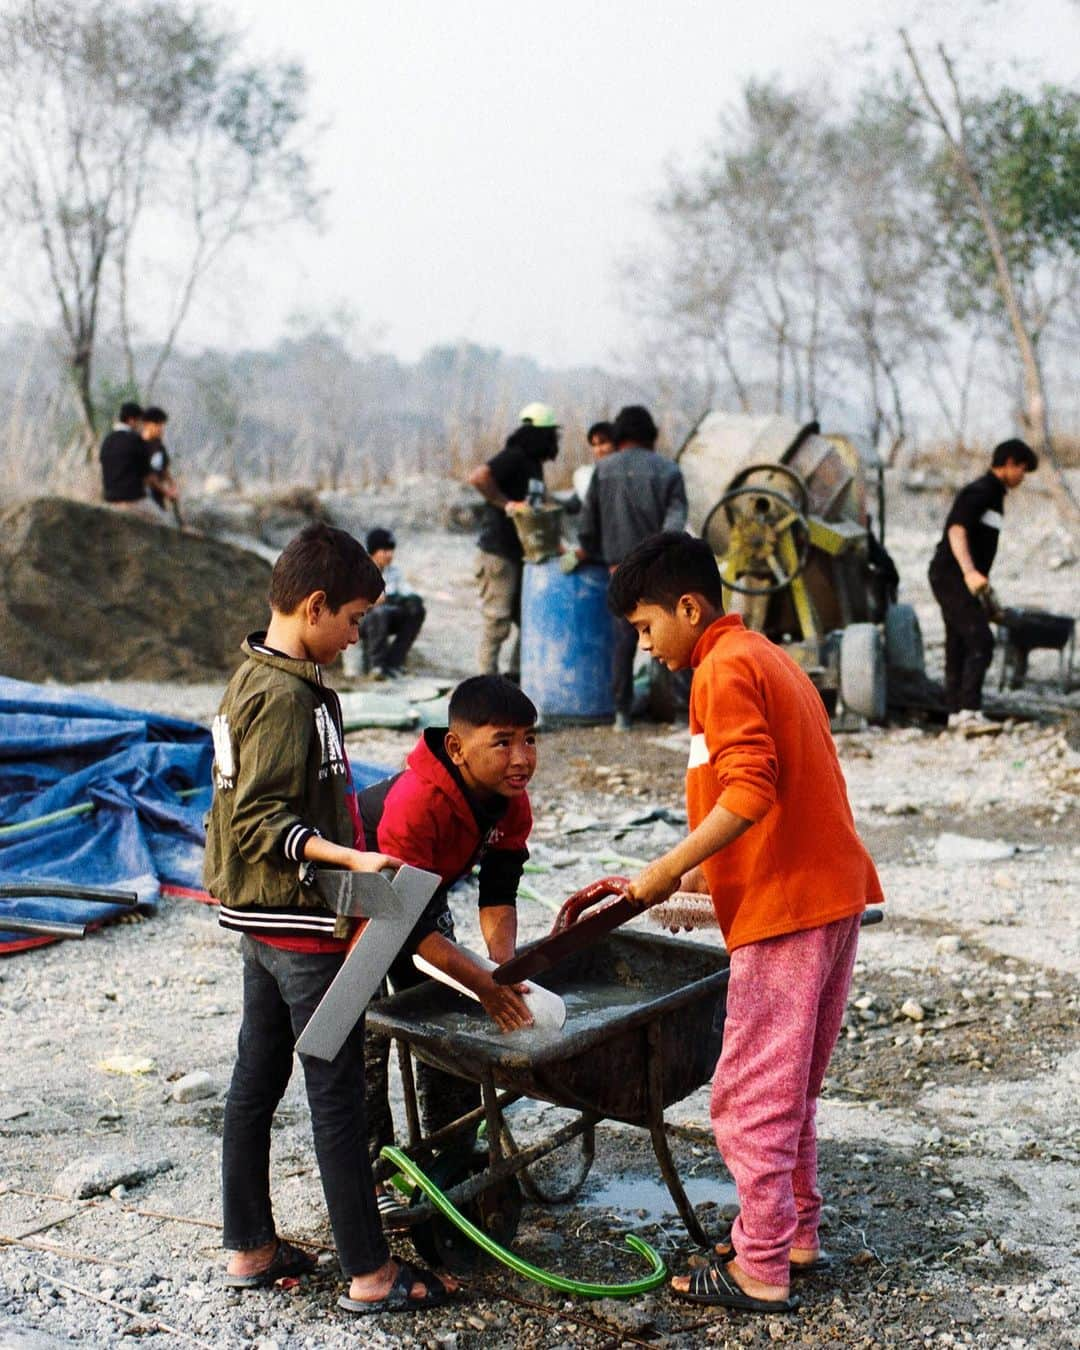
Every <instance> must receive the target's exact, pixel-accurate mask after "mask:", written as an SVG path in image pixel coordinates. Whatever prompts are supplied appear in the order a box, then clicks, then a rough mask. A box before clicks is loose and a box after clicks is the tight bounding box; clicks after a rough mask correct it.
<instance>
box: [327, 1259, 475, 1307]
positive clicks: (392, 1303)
mask: <svg viewBox="0 0 1080 1350" xmlns="http://www.w3.org/2000/svg"><path fill="white" fill-rule="evenodd" d="M414 1284H422V1285H423V1286H424V1290H425V1292H424V1295H423V1297H422V1298H413V1297H412V1296H411V1291H412V1287H413V1285H414ZM450 1292H451V1291H450V1290H449V1289H447V1287H446V1285H445V1284H443V1282H442V1280H440V1279H439V1277H438V1275H436V1274H434V1273H433V1272H432V1271H430V1270H428V1269H427V1268H426V1267H425V1266H411V1265H409V1263H408V1262H407V1261H402V1262H400V1263H399V1265H398V1273H397V1278H396V1279H395V1280H394V1283H393V1284H392V1285H391V1286H390V1290H389V1292H388V1293H386V1294H384V1295H383V1296H382V1298H376V1299H359V1298H349V1296H348V1294H342V1295H341V1297H340V1298H339V1299H338V1307H339V1308H344V1310H345V1311H346V1312H351V1313H358V1314H359V1315H360V1316H361V1317H373V1316H376V1315H377V1314H378V1313H390V1312H413V1311H416V1310H418V1309H420V1308H438V1307H440V1306H441V1305H442V1304H444V1303H445V1302H446V1301H447V1300H448V1299H449V1298H450Z"/></svg>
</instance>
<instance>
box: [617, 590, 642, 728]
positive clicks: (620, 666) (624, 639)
mask: <svg viewBox="0 0 1080 1350" xmlns="http://www.w3.org/2000/svg"><path fill="white" fill-rule="evenodd" d="M612 623H613V627H614V639H615V640H614V642H613V644H612V648H611V696H612V701H613V702H614V704H615V711H616V712H617V713H625V714H626V716H627V717H629V716H630V714H631V713H632V712H633V710H634V655H635V653H636V652H637V644H638V635H637V629H636V628H635V627H634V625H633V624H632V623H630V621H629V620H628V619H624V618H623V617H622V616H621V615H620V616H619V617H618V618H616V619H614V620H613V621H612Z"/></svg>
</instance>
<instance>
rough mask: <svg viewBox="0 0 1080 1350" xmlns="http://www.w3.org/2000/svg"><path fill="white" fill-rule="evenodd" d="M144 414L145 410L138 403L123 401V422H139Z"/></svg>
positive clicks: (121, 412)
mask: <svg viewBox="0 0 1080 1350" xmlns="http://www.w3.org/2000/svg"><path fill="white" fill-rule="evenodd" d="M142 415H143V410H142V408H141V407H140V406H139V404H138V403H121V404H120V417H119V419H118V420H119V421H121V422H137V421H138V420H139V419H140V418H141V417H142Z"/></svg>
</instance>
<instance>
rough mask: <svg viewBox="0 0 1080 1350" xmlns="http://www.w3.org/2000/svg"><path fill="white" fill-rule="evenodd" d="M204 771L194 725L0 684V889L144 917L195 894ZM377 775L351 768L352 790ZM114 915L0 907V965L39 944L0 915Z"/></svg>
mask: <svg viewBox="0 0 1080 1350" xmlns="http://www.w3.org/2000/svg"><path fill="white" fill-rule="evenodd" d="M212 761H213V749H212V746H211V741H210V733H209V732H208V731H207V730H206V729H205V728H204V727H200V726H198V725H196V724H195V723H193V722H184V721H181V720H180V719H179V718H174V717H163V716H158V715H157V714H155V713H147V712H138V711H136V710H134V709H132V708H120V707H117V706H116V705H114V704H112V703H107V702H106V701H105V700H104V699H99V698H92V697H90V696H88V695H83V694H79V693H75V692H73V691H71V690H67V689H64V688H62V687H54V686H46V685H36V684H28V683H25V682H24V681H22V680H11V679H7V678H5V677H3V676H0V884H8V883H13V882H18V881H20V880H22V881H26V880H34V881H48V880H55V881H64V882H71V883H83V884H88V885H91V886H111V887H116V888H119V889H123V890H129V891H135V892H137V893H138V896H139V900H140V903H142V904H143V905H144V906H148V907H150V908H153V907H154V906H155V905H156V903H157V900H158V898H159V896H160V894H161V888H162V887H163V886H165V887H170V886H171V887H181V888H190V889H194V890H200V889H201V886H202V860H203V845H204V842H205V834H204V831H203V824H202V822H203V816H204V815H205V813H206V811H207V809H208V807H209V805H210V796H211V787H210V769H211V764H212ZM385 773H386V770H385V769H383V768H381V767H379V766H377V765H370V764H354V765H353V774H354V777H355V779H356V783H357V786H358V787H364V786H366V785H367V784H368V783H372V782H375V781H376V780H377V779H379V778H381V777H383V776H384V774H385ZM88 804H89V808H90V809H88ZM56 813H62V814H60V815H59V816H57V814H56ZM42 817H49V818H50V819H47V820H42ZM121 912H122V907H117V906H110V905H102V904H89V903H87V902H85V901H78V900H65V899H62V898H60V897H56V898H53V899H50V898H48V897H45V898H41V897H35V898H25V899H14V900H9V899H0V955H4V954H5V952H10V951H14V950H17V949H19V948H21V947H24V946H28V945H29V946H33V945H37V944H38V943H39V942H41V941H47V940H48V939H41V938H34V937H30V938H28V937H27V936H26V935H25V934H18V933H11V932H5V931H4V930H3V915H4V914H5V913H6V914H7V915H9V916H14V915H18V916H23V917H26V918H35V919H48V920H50V921H51V920H57V919H59V920H64V921H67V922H71V923H90V922H93V921H95V920H101V919H103V918H107V917H112V916H114V915H116V914H118V913H121Z"/></svg>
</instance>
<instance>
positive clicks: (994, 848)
mask: <svg viewBox="0 0 1080 1350" xmlns="http://www.w3.org/2000/svg"><path fill="white" fill-rule="evenodd" d="M1018 852H1019V849H1018V847H1017V845H1016V844H1010V843H1007V842H1006V841H1005V840H1004V839H972V838H969V837H968V836H967V835H964V834H949V833H945V834H939V835H938V837H937V839H936V840H935V841H934V857H935V858H936V860H937V861H938V862H939V863H945V864H951V863H973V862H1000V861H1001V860H1002V859H1004V858H1013V857H1015V856H1016V854H1017V853H1018Z"/></svg>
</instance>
